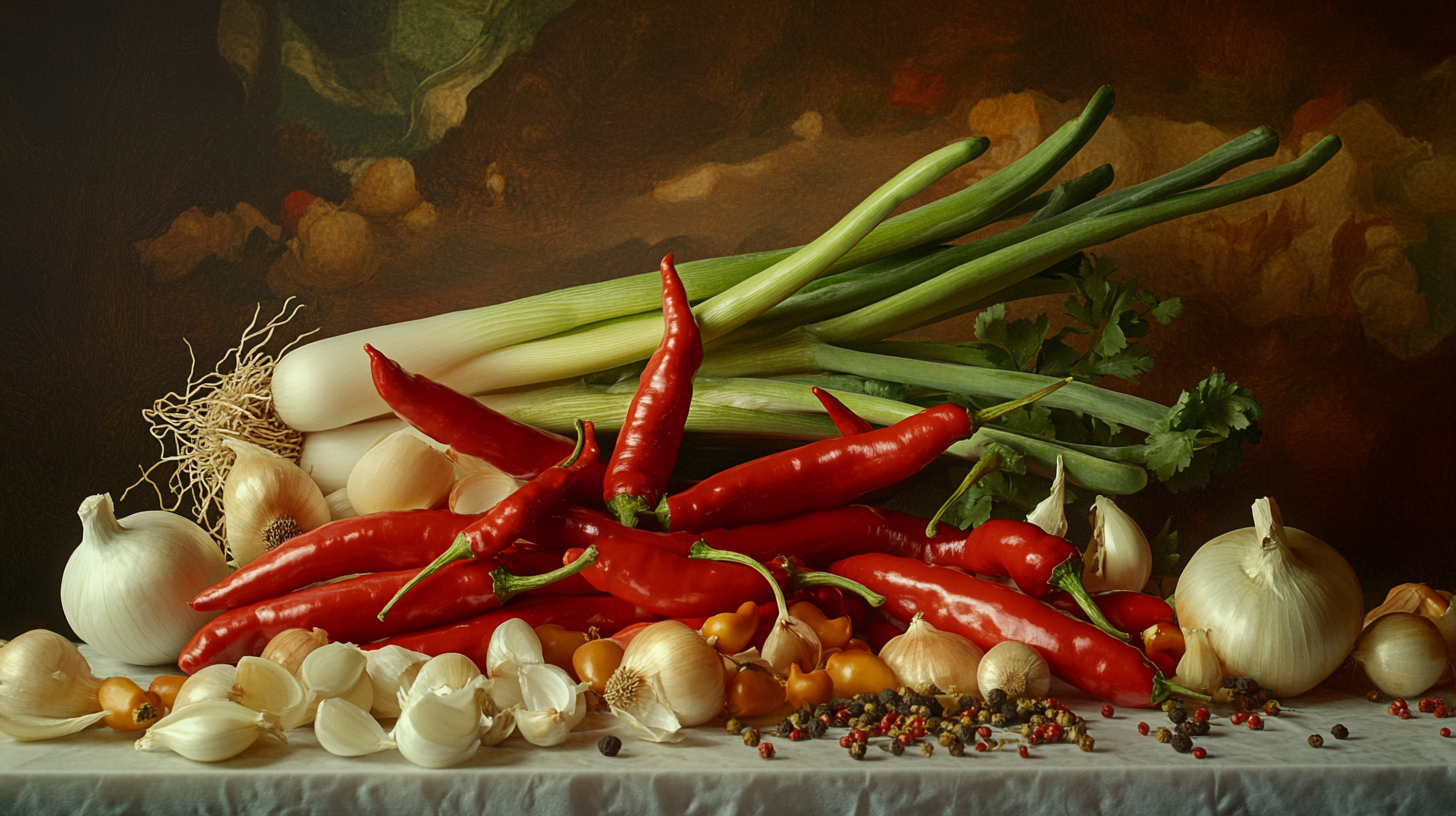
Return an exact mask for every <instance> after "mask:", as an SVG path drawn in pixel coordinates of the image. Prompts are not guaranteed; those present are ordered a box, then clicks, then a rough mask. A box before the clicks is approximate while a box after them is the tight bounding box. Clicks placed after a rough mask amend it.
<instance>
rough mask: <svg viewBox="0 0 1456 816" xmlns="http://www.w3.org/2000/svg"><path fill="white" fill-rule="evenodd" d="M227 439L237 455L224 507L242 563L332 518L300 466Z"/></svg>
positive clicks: (231, 544)
mask: <svg viewBox="0 0 1456 816" xmlns="http://www.w3.org/2000/svg"><path fill="white" fill-rule="evenodd" d="M224 444H226V445H227V446H228V448H229V449H230V450H231V451H232V452H233V454H234V455H235V457H236V458H234V459H233V465H232V468H231V469H229V470H228V475H227V479H226V480H225V481H224V482H223V489H222V506H223V509H224V510H225V511H227V545H228V552H229V553H231V554H232V557H233V561H235V562H237V565H238V566H240V567H241V566H246V565H247V564H249V563H251V562H252V561H253V560H254V559H255V558H257V557H258V556H260V555H262V554H263V553H265V552H269V551H270V550H273V549H275V548H277V547H278V545H279V544H282V543H283V542H285V541H287V540H288V539H290V538H293V537H294V536H296V535H298V534H300V533H306V532H308V531H309V530H312V529H313V528H315V527H319V526H322V525H324V524H326V523H327V522H328V521H329V503H328V502H327V501H326V500H325V499H324V494H323V491H322V490H319V486H318V485H317V484H315V483H314V480H313V479H311V478H309V475H308V474H307V473H304V472H303V469H302V468H300V467H299V466H298V465H295V464H294V463H292V462H290V461H288V460H287V459H285V458H283V457H282V456H279V455H278V454H276V453H274V452H273V451H270V450H268V449H266V448H262V447H259V446H257V445H254V444H252V443H251V442H244V441H242V440H240V439H228V440H226V441H225V442H224Z"/></svg>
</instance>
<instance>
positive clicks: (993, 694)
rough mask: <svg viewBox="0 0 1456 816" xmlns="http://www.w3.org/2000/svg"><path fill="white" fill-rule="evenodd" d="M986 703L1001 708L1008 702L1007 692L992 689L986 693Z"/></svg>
mask: <svg viewBox="0 0 1456 816" xmlns="http://www.w3.org/2000/svg"><path fill="white" fill-rule="evenodd" d="M986 702H987V703H988V704H990V705H992V706H994V707H996V708H1000V707H1001V706H1002V704H1004V703H1005V702H1006V692H1005V691H1003V690H1001V689H991V690H990V691H989V692H987V693H986Z"/></svg>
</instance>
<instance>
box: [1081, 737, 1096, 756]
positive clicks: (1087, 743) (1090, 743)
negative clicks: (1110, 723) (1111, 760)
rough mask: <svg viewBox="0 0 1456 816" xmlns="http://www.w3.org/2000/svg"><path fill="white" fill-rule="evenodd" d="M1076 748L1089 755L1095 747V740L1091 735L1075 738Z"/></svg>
mask: <svg viewBox="0 0 1456 816" xmlns="http://www.w3.org/2000/svg"><path fill="white" fill-rule="evenodd" d="M1077 747H1078V748H1081V749H1082V750H1083V751H1086V752H1087V753H1089V754H1090V753H1092V750H1093V749H1094V748H1096V747H1097V740H1096V739H1095V738H1094V737H1093V736H1092V735H1091V734H1083V735H1082V736H1080V737H1078V738H1077Z"/></svg>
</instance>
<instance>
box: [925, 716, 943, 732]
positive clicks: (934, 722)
mask: <svg viewBox="0 0 1456 816" xmlns="http://www.w3.org/2000/svg"><path fill="white" fill-rule="evenodd" d="M943 722H945V720H943V719H941V718H940V717H931V718H930V719H928V720H926V721H925V730H926V731H939V730H940V725H941V723H943Z"/></svg>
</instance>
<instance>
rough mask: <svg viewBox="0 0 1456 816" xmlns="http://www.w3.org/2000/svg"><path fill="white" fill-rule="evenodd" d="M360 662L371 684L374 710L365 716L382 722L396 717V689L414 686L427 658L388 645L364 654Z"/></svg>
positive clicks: (401, 647) (397, 699) (397, 705)
mask: <svg viewBox="0 0 1456 816" xmlns="http://www.w3.org/2000/svg"><path fill="white" fill-rule="evenodd" d="M364 658H365V660H366V661H367V662H366V665H365V670H366V671H368V672H369V680H370V682H372V683H373V684H374V706H373V708H371V709H370V710H369V713H370V714H373V715H374V716H375V717H380V718H382V719H388V718H390V717H398V716H399V712H400V704H399V691H400V689H401V688H406V689H407V688H408V687H409V686H410V685H412V684H413V683H414V681H415V678H416V677H418V676H419V673H420V667H421V666H423V665H424V664H425V662H426V661H428V660H429V659H430V656H429V655H426V654H421V653H419V652H415V651H411V650H409V649H406V648H404V647H403V646H395V645H393V644H391V645H389V646H383V647H380V648H378V649H371V650H369V651H367V652H365V653H364Z"/></svg>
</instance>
